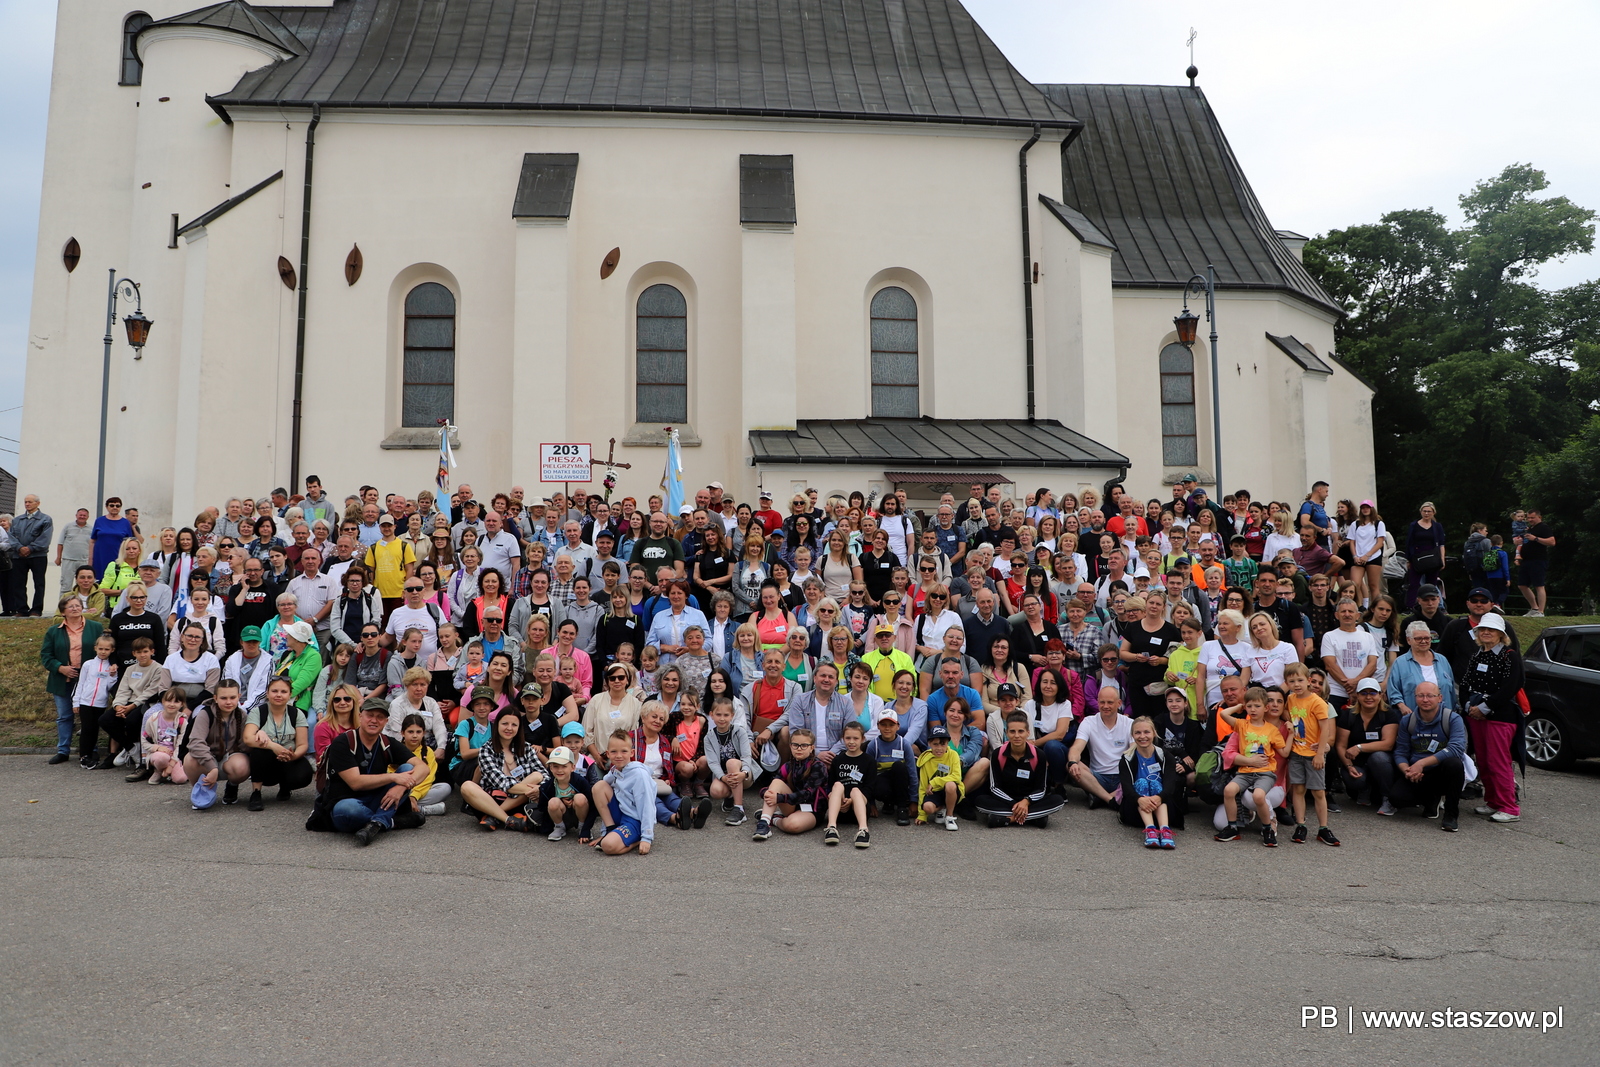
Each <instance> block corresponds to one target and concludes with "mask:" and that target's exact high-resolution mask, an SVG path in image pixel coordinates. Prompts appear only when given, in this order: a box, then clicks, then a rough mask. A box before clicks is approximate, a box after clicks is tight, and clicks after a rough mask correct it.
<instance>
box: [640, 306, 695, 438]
mask: <svg viewBox="0 0 1600 1067" xmlns="http://www.w3.org/2000/svg"><path fill="white" fill-rule="evenodd" d="M634 331H635V332H634V368H635V374H634V403H635V407H636V408H637V411H636V413H635V416H636V419H637V421H639V422H659V423H663V424H667V425H670V424H672V423H679V424H682V423H685V422H688V421H689V305H688V302H687V301H685V300H684V298H683V294H682V293H681V292H679V291H678V290H677V289H676V288H675V287H673V286H671V285H666V284H661V285H652V286H650V288H648V289H646V290H645V291H644V292H642V293H640V294H639V303H638V305H637V307H636V315H635V317H634Z"/></svg>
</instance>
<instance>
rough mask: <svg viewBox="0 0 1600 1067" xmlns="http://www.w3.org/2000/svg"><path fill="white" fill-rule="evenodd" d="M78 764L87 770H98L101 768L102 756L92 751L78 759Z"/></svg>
mask: <svg viewBox="0 0 1600 1067" xmlns="http://www.w3.org/2000/svg"><path fill="white" fill-rule="evenodd" d="M78 766H80V767H82V768H83V769H84V770H86V771H97V770H99V769H100V757H99V756H97V755H95V754H94V753H93V752H91V753H89V754H88V755H87V756H85V757H83V758H82V759H80V760H79V761H78Z"/></svg>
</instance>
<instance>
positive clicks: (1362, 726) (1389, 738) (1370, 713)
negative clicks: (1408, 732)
mask: <svg viewBox="0 0 1600 1067" xmlns="http://www.w3.org/2000/svg"><path fill="white" fill-rule="evenodd" d="M1355 689H1356V695H1355V701H1354V703H1352V704H1351V705H1350V707H1349V708H1348V709H1346V710H1345V712H1344V713H1343V714H1341V715H1340V716H1339V734H1338V738H1339V740H1338V743H1337V744H1336V745H1335V746H1334V754H1335V755H1336V756H1337V757H1338V760H1339V771H1340V774H1341V775H1342V777H1343V780H1344V791H1345V793H1346V794H1348V795H1349V796H1350V797H1351V798H1352V799H1354V798H1359V797H1360V796H1361V794H1362V790H1363V789H1366V790H1369V793H1368V795H1367V798H1366V799H1358V800H1356V802H1357V803H1358V804H1380V805H1382V806H1381V807H1380V808H1379V809H1378V814H1379V815H1393V814H1394V805H1393V804H1391V803H1389V787H1390V786H1392V785H1393V784H1394V741H1395V738H1396V737H1398V736H1399V734H1400V716H1398V715H1396V714H1395V713H1394V712H1393V711H1391V710H1390V709H1389V706H1388V705H1387V704H1385V703H1384V700H1383V692H1382V690H1383V687H1382V685H1380V684H1379V682H1378V680H1377V679H1376V678H1363V679H1361V680H1360V681H1359V682H1357V683H1356V685H1355Z"/></svg>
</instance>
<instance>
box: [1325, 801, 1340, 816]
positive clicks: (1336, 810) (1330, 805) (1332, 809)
mask: <svg viewBox="0 0 1600 1067" xmlns="http://www.w3.org/2000/svg"><path fill="white" fill-rule="evenodd" d="M1328 811H1329V812H1330V813H1332V814H1334V815H1343V814H1344V809H1343V808H1341V807H1340V806H1339V805H1337V804H1335V803H1334V802H1333V801H1331V800H1330V801H1328Z"/></svg>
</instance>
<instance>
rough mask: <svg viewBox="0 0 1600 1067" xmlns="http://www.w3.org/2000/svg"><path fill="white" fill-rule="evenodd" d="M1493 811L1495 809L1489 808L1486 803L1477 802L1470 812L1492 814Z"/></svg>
mask: <svg viewBox="0 0 1600 1067" xmlns="http://www.w3.org/2000/svg"><path fill="white" fill-rule="evenodd" d="M1494 812H1495V809H1494V808H1491V807H1490V806H1489V805H1487V804H1479V805H1478V806H1477V807H1475V808H1473V809H1472V814H1474V815H1493V814H1494Z"/></svg>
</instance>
